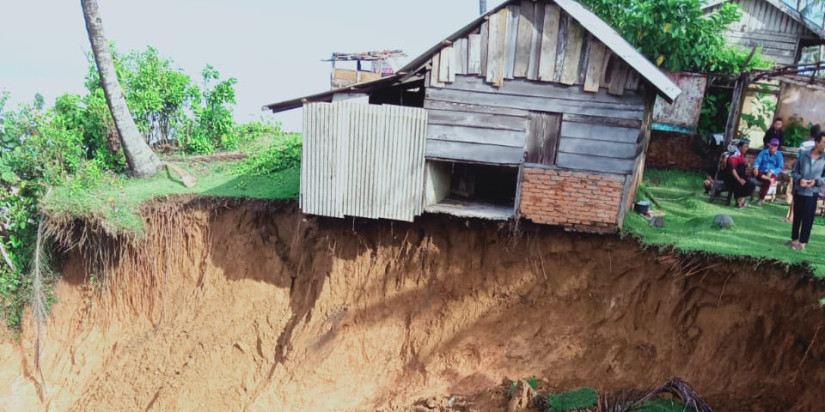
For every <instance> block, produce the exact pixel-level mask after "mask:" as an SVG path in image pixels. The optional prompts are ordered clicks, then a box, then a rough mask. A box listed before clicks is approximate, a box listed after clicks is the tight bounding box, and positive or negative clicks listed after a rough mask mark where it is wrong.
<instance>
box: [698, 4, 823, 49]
mask: <svg viewBox="0 0 825 412" xmlns="http://www.w3.org/2000/svg"><path fill="white" fill-rule="evenodd" d="M730 1H735V2H736V3H737V4H738V5H739V6H740V8H741V9H742V18H741V19H739V21H736V22H733V23H731V24H730V25H728V28H727V30H726V31H725V33H724V35H725V38H726V39H727V41H728V43H730V44H735V45H738V46H740V47H743V48H746V49H750V48H752V47H756V46H761V47H762V54H764V55H765V56H767V57H769V58H772V59H774V60H776V62H777V64H780V65H792V64H794V63H796V60H797V58H798V55H799V53H800V47H801V46H805V45H816V44H825V30H823V28H821V27H818V26H817V25H815V24H813V23H812V22H811V21H808V20H807V19H805V18H804V17H802V16H801V15H800V14H799V12H797V11H796V10H793V9H792V8H791V7H789V6H788V5H786V4H784V3H783V2H782V1H781V0H714V1H709V2H707V3H705V4H704V5H703V6H702V9H703V10H705V11H706V12H708V13H709V12H711V11H714V10H717V9H718V8H719V7H721V6H722V4H724V3H728V2H730Z"/></svg>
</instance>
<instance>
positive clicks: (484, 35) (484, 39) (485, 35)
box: [479, 19, 490, 76]
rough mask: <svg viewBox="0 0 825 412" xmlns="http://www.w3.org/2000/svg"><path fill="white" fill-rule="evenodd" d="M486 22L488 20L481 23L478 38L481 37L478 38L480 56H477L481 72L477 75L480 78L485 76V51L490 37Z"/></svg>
mask: <svg viewBox="0 0 825 412" xmlns="http://www.w3.org/2000/svg"><path fill="white" fill-rule="evenodd" d="M488 21H489V19H488V20H487V21H485V22H484V23H481V32H480V33H479V36H481V37H480V38H479V42H480V47H481V49H480V52H481V54H480V55H479V60H480V62H481V70H480V72H479V74H481V75H482V76H487V50H489V47H488V43H489V40H488V39H489V35H490V29H489V27H488V26H489V24H490V23H488Z"/></svg>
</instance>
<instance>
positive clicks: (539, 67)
mask: <svg viewBox="0 0 825 412" xmlns="http://www.w3.org/2000/svg"><path fill="white" fill-rule="evenodd" d="M424 67H429V68H430V69H431V70H430V73H431V77H430V80H429V81H428V85H431V86H436V87H438V86H440V85H442V84H445V83H450V82H451V81H452V79H454V78H455V75H461V74H468V75H479V76H481V77H484V78H485V81H486V82H487V83H489V84H493V85H495V86H501V85H502V84H503V81H504V80H505V79H507V80H509V79H517V78H525V79H527V80H535V81H541V82H553V83H560V84H565V85H583V86H584V87H585V90H586V91H588V92H597V91H598V90H599V88H606V89H609V90H610V92H611V93H612V94H617V95H621V94H622V93H623V92H624V89H625V87H626V86H630V87H631V88H632V89H633V90H635V89H636V88H637V87H638V86H639V84H640V83H641V84H644V83H649V84H650V85H651V86H652V87H653V89H654V90H656V91H657V92H658V93H659V94H661V95H662V97H664V98H665V99H667V100H669V101H672V100H673V99H675V98H676V96H678V94H679V93H680V90H679V88H678V86H676V85H675V84H674V83H673V82H672V81H671V80H670V79H669V78H668V77H667V76H665V75H664V74H663V73H662V72H661V71H660V70H659V69H658V68H657V67H656V66H655V65H653V64H652V63H651V62H650V61H648V60H647V59H646V58H645V57H644V56H642V55H641V54H640V53H639V52H638V51H636V49H635V48H634V47H633V46H631V45H630V44H629V43H628V42H627V41H625V40H624V39H623V38H622V37H621V36H620V35H619V34H618V33H617V32H616V31H615V30H613V29H612V28H611V27H610V26H608V25H607V24H606V23H605V22H604V21H602V20H601V19H599V18H598V17H596V16H595V15H594V14H593V13H592V12H590V11H589V10H587V9H586V8H584V7H582V6H581V5H580V4H578V3H576V2H575V1H572V0H556V1H530V0H522V1H510V2H507V3H504V4H502V5H501V6H499V7H498V8H496V9H494V10H492V11H491V12H489V13H487V14H486V15H484V16H482V17H481V18H479V19H477V20H475V21H474V22H472V23H470V24H469V25H467V26H465V27H464V28H462V29H460V30H458V31H457V32H456V33H454V34H453V35H451V36H449V37H448V38H447V39H445V40H444V41H442V42H441V43H440V44H438V45H436V46H434V47H433V48H431V49H430V50H428V51H427V52H426V53H424V54H423V55H422V56H420V57H418V58H416V59H415V60H413V61H412V62H410V63H409V64H408V65H407V66H405V67H404V68H402V69H400V70H399V72H401V73H418V72H420V71H421V69H422V68H424ZM614 74H615V76H614ZM614 78H615V81H614Z"/></svg>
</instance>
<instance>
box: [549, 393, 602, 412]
mask: <svg viewBox="0 0 825 412" xmlns="http://www.w3.org/2000/svg"><path fill="white" fill-rule="evenodd" d="M598 402H599V394H598V393H596V390H595V389H593V388H591V387H584V388H581V389H576V390H574V391H565V392H562V393H560V394H558V395H555V394H552V393H551V394H548V395H547V405H548V406H549V409H548V411H547V412H568V411H578V410H585V409H590V408H592V407H594V406H596V404H597V403H598Z"/></svg>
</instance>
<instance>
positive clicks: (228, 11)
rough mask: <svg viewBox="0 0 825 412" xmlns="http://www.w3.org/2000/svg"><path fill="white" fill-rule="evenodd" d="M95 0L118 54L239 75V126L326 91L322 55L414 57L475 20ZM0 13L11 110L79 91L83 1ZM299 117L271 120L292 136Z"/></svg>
mask: <svg viewBox="0 0 825 412" xmlns="http://www.w3.org/2000/svg"><path fill="white" fill-rule="evenodd" d="M98 1H99V4H100V13H101V17H102V19H103V25H104V29H105V31H106V35H107V37H108V38H109V40H111V41H114V42H116V43H117V45H118V48H119V49H120V50H122V51H127V50H132V49H144V48H145V47H146V46H147V45H151V46H154V47H155V48H157V49H158V50H159V52H160V53H161V54H162V55H163V56H165V57H169V58H172V59H173V60H174V61H175V62H176V63H177V65H178V66H180V67H181V68H183V69H184V71H185V72H186V73H187V74H189V75H191V76H193V77H195V78H198V77H199V73H200V71H201V70H202V69H203V67H204V65H205V64H206V63H210V64H212V65H213V66H215V68H216V69H218V71H220V73H221V76H222V77H235V78H237V79H238V84H237V87H236V92H237V99H238V104H237V106H236V108H235V111H236V118H237V119H238V120H240V121H246V120H252V119H258V118H259V117H260V116H261V115H263V114H265V112H262V111H261V110H260V107H261V106H263V105H264V104H267V103H273V102H276V101H280V100H286V99H290V98H293V97H298V96H302V95H305V94H311V93H316V92H321V91H325V90H328V89H329V74H330V64H329V63H328V62H322V61H321V59H324V58H327V57H329V55H330V53H331V52H333V51H340V52H354V51H367V50H385V49H403V50H404V51H405V52H406V53H407V54H408V55H409V58H413V57H415V56H417V55H419V54H421V53H422V52H424V51H426V50H427V49H428V48H430V47H431V46H432V45H434V44H435V43H437V42H438V41H440V40H441V39H443V38H445V37H447V36H448V35H449V34H451V33H452V32H454V31H455V30H457V29H459V28H461V27H462V26H464V25H465V24H466V23H468V22H470V21H471V20H472V19H474V18H475V17H477V16H478V0H418V1H416V2H402V1H378V0H351V1H330V0H322V1H295V0H292V1H282V0H270V1H264V0H141V1H126V0H98ZM487 3H488V4H487V6H488V9H489V8H493V7H494V6H496V5H498V4H500V3H501V1H496V0H492V1H488V2H487ZM0 10H2V15H3V18H2V23H0V90H4V89H5V90H8V91H10V92H11V94H12V96H11V98H12V102H13V104H16V103H19V102H21V101H30V100H31V99H32V98H33V97H34V94H35V93H37V92H39V93H41V94H42V95H43V96H44V97H45V98H46V102H47V103H48V104H49V105H51V104H53V103H54V99H55V98H56V97H57V96H59V95H60V94H62V93H66V92H71V93H84V92H85V90H84V88H83V79H84V76H85V74H86V70H87V61H86V56H85V53H86V52H87V51H88V50H90V47H89V40H88V38H87V37H86V29H85V26H84V21H83V14H82V12H81V8H80V1H79V0H24V1H11V0H0ZM405 61H406V60H405ZM405 61H400V62H399V63H404V62H405ZM299 112H300V111H299V110H294V111H292V112H287V113H285V114H280V115H277V116H276V117H275V118H276V120H279V121H282V122H283V123H284V125H285V127H286V128H287V129H288V130H298V129H300V125H301V122H300V113H299Z"/></svg>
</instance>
